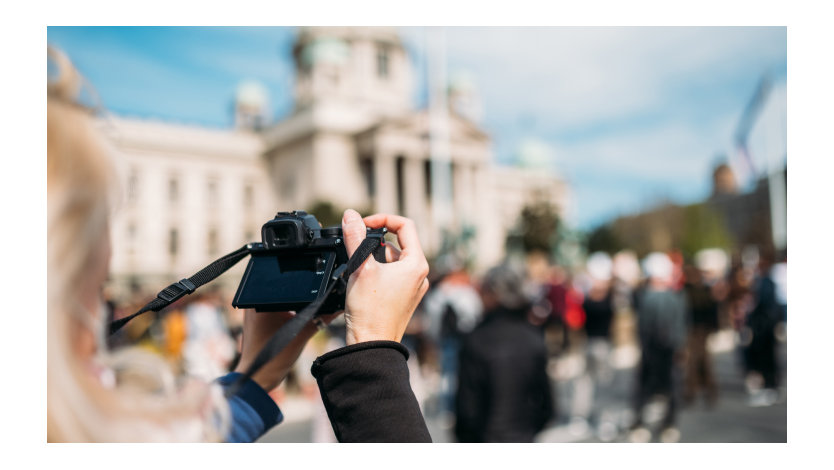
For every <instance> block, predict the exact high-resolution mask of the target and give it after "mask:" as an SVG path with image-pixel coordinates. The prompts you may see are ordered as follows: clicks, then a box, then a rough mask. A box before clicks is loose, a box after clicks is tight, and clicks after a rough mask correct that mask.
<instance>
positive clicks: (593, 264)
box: [585, 251, 613, 281]
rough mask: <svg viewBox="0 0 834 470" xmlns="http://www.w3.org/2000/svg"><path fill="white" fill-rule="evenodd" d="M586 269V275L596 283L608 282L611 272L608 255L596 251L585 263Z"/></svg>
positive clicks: (611, 264) (611, 265) (610, 262)
mask: <svg viewBox="0 0 834 470" xmlns="http://www.w3.org/2000/svg"><path fill="white" fill-rule="evenodd" d="M585 267H586V268H587V269H588V275H589V276H591V277H592V278H593V279H595V280H597V281H608V280H610V279H611V270H612V268H613V263H612V261H611V257H610V256H608V253H604V252H601V251H598V252H596V253H593V254H592V255H591V256H589V257H588V261H587V262H586V263H585Z"/></svg>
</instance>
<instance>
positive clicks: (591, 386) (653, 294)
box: [110, 249, 787, 442]
mask: <svg viewBox="0 0 834 470" xmlns="http://www.w3.org/2000/svg"><path fill="white" fill-rule="evenodd" d="M430 277H431V279H430V280H431V289H430V291H429V292H428V294H427V295H426V296H425V297H424V299H423V301H422V303H421V304H420V306H419V307H418V309H417V311H416V312H415V314H414V316H413V318H412V321H411V323H410V324H409V327H408V329H407V331H406V334H405V336H404V338H403V344H405V345H406V346H407V347H408V349H409V350H410V351H411V357H410V358H409V367H410V370H411V380H412V386H413V389H414V392H415V395H416V396H417V398H418V400H419V401H420V403H421V407H422V409H423V413H424V415H425V417H426V419H427V420H433V421H434V422H439V423H440V427H441V428H442V429H444V431H445V432H447V433H448V437H449V439H448V440H450V441H457V442H501V441H506V442H525V441H526V442H532V441H534V440H535V439H536V436H537V435H538V434H539V433H541V432H543V431H544V430H546V429H548V428H554V427H560V426H562V427H566V428H567V429H570V430H572V431H576V433H578V434H581V433H583V432H585V433H591V434H592V435H594V436H595V437H596V438H597V439H598V440H601V441H613V440H622V441H631V442H649V441H651V440H656V441H661V442H677V441H679V440H681V438H682V436H681V432H680V430H679V427H678V415H679V412H680V410H681V408H682V407H683V408H686V407H689V408H693V409H694V408H698V407H705V408H706V409H710V408H714V407H715V406H716V405H717V403H718V402H719V400H720V399H721V390H720V386H719V382H718V381H717V380H716V376H715V371H714V366H713V355H714V351H715V350H716V348H717V347H720V344H719V343H721V341H722V340H723V341H724V342H725V343H726V342H727V338H730V340H729V341H730V346H727V347H728V348H732V349H734V350H735V351H736V352H737V354H738V355H737V358H738V364H739V366H740V367H739V371H740V373H741V374H743V375H744V377H743V379H744V383H745V386H746V391H747V393H748V402H747V404H748V405H749V406H754V407H758V406H769V405H773V404H775V403H777V402H778V401H779V400H780V399H783V398H784V397H780V386H781V385H782V381H783V380H784V378H783V377H780V373H779V371H780V370H781V367H780V366H779V364H778V359H777V352H776V351H777V345H778V343H780V342H782V343H784V342H785V341H786V326H785V325H786V320H787V291H786V263H785V260H784V259H781V260H776V259H774V258H773V257H772V256H770V255H768V254H767V253H759V252H758V251H756V250H745V251H744V252H743V253H740V254H736V255H730V254H728V253H726V252H725V251H723V250H720V249H707V250H702V251H700V252H698V253H697V254H695V256H693V257H691V258H685V257H684V256H682V255H681V254H680V253H678V252H669V253H659V252H656V253H651V254H648V255H647V256H645V257H643V258H642V259H640V258H638V257H637V256H636V255H635V254H634V253H633V252H629V251H623V252H619V253H616V254H613V255H609V254H607V253H602V252H598V253H593V254H591V255H590V256H588V257H587V258H586V260H585V263H584V264H582V265H580V266H571V267H566V266H559V265H556V264H553V263H551V262H550V261H549V258H548V256H546V255H544V254H536V253H532V254H528V255H526V256H525V257H524V258H523V259H518V260H516V261H515V262H513V261H507V262H505V263H504V264H502V265H500V266H496V267H494V268H492V269H490V270H488V271H487V272H485V273H483V274H481V275H479V276H474V275H473V274H472V273H471V272H470V271H469V270H468V269H467V268H466V267H465V265H464V263H462V262H460V261H458V260H457V259H454V258H453V257H442V258H439V259H438V260H437V261H436V262H435V263H434V265H433V268H432V272H431V274H430ZM134 300H135V302H132V303H126V304H124V305H120V306H116V305H115V304H112V303H111V304H110V305H111V312H112V314H113V315H114V317H115V318H119V317H122V316H125V315H128V314H130V313H132V311H135V310H138V308H139V307H141V306H142V305H144V303H145V302H147V301H148V300H150V298H149V297H147V296H141V295H137V296H136V298H135V299H134ZM242 318H243V315H242V312H241V311H238V310H235V309H233V308H231V306H230V302H229V299H227V298H225V297H224V295H223V294H222V293H221V292H220V291H218V290H211V289H209V288H206V292H205V293H195V294H194V295H192V296H188V297H186V298H184V299H182V300H181V301H179V302H177V303H175V304H173V305H172V306H171V307H169V308H167V309H166V310H163V311H162V312H159V313H158V314H156V315H150V314H149V315H146V316H145V317H140V318H137V319H136V320H134V321H133V322H131V323H130V324H129V325H128V326H127V327H126V328H124V329H123V330H122V331H120V332H119V333H118V334H117V335H115V336H113V337H111V338H110V341H111V345H112V346H118V345H119V344H121V343H132V344H136V343H140V344H142V345H144V346H145V347H147V348H150V349H153V350H155V351H156V352H158V353H159V354H161V355H163V356H164V357H165V358H166V359H167V360H168V361H169V362H170V363H171V365H172V366H173V367H174V368H175V369H176V370H178V371H181V372H184V373H186V374H188V375H193V376H198V377H202V378H204V379H206V380H212V379H213V378H214V377H217V376H219V375H222V374H223V373H225V372H226V371H228V370H231V369H232V368H233V367H234V365H235V363H236V361H237V356H238V353H239V347H240V346H239V340H240V334H241V331H242ZM340 338H344V323H343V322H342V323H340V321H339V320H337V321H335V322H333V323H331V325H330V326H329V327H328V328H327V329H326V330H323V331H321V332H320V333H319V335H318V336H316V337H315V338H314V339H313V340H312V341H311V342H310V343H309V345H308V347H307V350H305V352H304V353H303V354H302V357H301V359H299V361H298V362H297V364H296V369H295V370H294V371H293V372H292V373H291V375H290V377H289V378H288V380H287V381H286V382H285V383H284V384H282V385H281V387H279V389H276V390H273V391H272V392H271V394H270V395H271V396H272V397H273V398H274V399H275V400H276V402H278V403H279V405H280V404H282V402H285V401H286V400H288V399H290V398H292V397H296V398H300V399H303V400H305V401H306V402H308V403H310V406H311V408H312V410H313V411H312V413H311V417H312V420H313V427H312V435H311V436H310V440H311V441H313V442H335V437H334V436H333V432H332V430H331V429H330V427H329V422H328V421H327V416H326V413H325V411H324V407H323V405H322V404H321V399H320V397H319V394H318V392H317V390H316V383H315V381H314V380H313V378H312V376H311V375H310V372H309V370H310V365H311V364H312V361H313V360H314V359H315V357H317V356H318V355H320V354H322V353H323V352H326V351H327V350H331V349H334V348H336V347H339V346H342V345H343V339H340ZM615 370H628V371H631V372H629V373H633V378H632V380H630V381H629V384H630V385H629V388H631V390H630V391H629V399H627V400H623V397H622V394H617V393H612V391H611V390H612V388H613V387H614V376H615V373H614V372H615ZM612 397H613V398H612ZM612 399H613V400H615V401H616V400H620V401H622V403H620V409H622V410H624V412H625V413H623V414H620V415H614V414H612V413H611V406H610V405H611V404H610V402H611V400H612ZM602 402H605V403H606V405H605V406H602V405H601V403H602ZM624 417H625V418H624Z"/></svg>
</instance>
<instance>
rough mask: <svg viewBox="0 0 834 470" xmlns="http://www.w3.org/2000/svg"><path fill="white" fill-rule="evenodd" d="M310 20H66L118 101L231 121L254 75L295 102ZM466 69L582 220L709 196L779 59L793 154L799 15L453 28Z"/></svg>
mask: <svg viewBox="0 0 834 470" xmlns="http://www.w3.org/2000/svg"><path fill="white" fill-rule="evenodd" d="M294 34H295V29H294V28H280V27H279V28H230V27H221V28H204V27H185V28H176V27H149V28H144V27H143V28H139V27H133V28H109V27H106V28H105V27H96V28H88V27H67V28H64V27H58V28H56V27H50V28H48V30H47V39H48V41H49V42H50V43H51V44H55V45H57V46H59V47H61V48H62V49H63V50H64V51H65V52H67V53H68V54H69V56H70V57H71V59H72V60H73V61H74V62H75V63H76V65H77V66H78V67H79V69H80V70H81V71H82V73H83V74H84V75H85V76H86V77H87V78H88V79H89V80H90V82H91V83H92V84H93V85H94V87H95V88H96V90H97V92H98V94H99V95H100V96H101V99H102V101H103V103H104V105H105V106H106V107H107V108H108V109H109V110H110V111H112V112H114V113H116V114H120V115H129V116H137V117H144V118H156V119H162V120H166V121H172V122H182V123H190V124H197V125H203V126H211V127H227V126H229V125H230V124H231V112H230V106H231V99H232V96H233V94H234V90H235V88H236V87H237V86H238V85H239V84H240V83H241V82H243V81H245V80H249V79H255V80H258V81H260V82H262V83H263V84H264V85H265V86H266V87H267V89H268V90H269V93H270V98H271V106H272V111H273V114H274V115H275V117H276V118H280V117H281V116H283V115H286V114H287V113H289V111H290V110H291V108H292V96H291V90H292V82H293V76H294V70H293V66H292V63H291V55H290V51H291V46H292V41H293V38H294ZM401 34H402V36H403V38H404V41H405V43H406V46H407V48H408V50H409V52H410V54H411V57H412V61H413V65H414V71H415V77H416V78H417V80H416V89H415V91H414V104H415V106H422V105H424V104H425V101H426V99H425V96H426V84H425V63H426V60H425V34H426V30H425V29H423V28H414V27H410V28H404V29H402V30H401ZM446 44H447V60H448V70H449V75H450V76H456V75H460V74H466V75H467V76H469V77H471V78H472V80H473V81H474V83H475V85H476V86H477V88H478V90H479V93H480V95H481V98H482V100H483V109H484V117H483V119H482V121H481V123H480V124H481V125H482V126H483V127H484V128H485V129H486V130H487V131H488V132H489V133H490V134H491V136H492V138H493V144H494V148H493V150H494V155H495V159H496V161H497V162H498V163H500V164H512V163H514V162H516V159H517V156H518V155H519V153H520V151H519V149H520V148H522V147H525V148H530V147H531V146H533V147H535V148H538V149H540V152H541V153H542V154H543V155H546V156H547V158H546V160H545V161H544V162H542V163H541V164H542V165H544V166H547V167H548V168H549V169H551V170H552V171H555V172H557V173H559V174H561V175H563V176H564V177H566V178H567V179H568V180H569V181H570V184H571V187H572V191H573V204H572V207H571V211H570V215H569V220H570V222H571V223H572V224H573V225H575V226H578V227H580V228H592V227H593V226H595V225H597V224H599V223H601V222H603V221H605V220H607V219H609V218H610V217H613V216H615V215H617V214H625V213H629V212H634V211H636V210H639V209H640V208H644V207H646V206H647V205H651V204H653V203H654V202H655V201H657V200H658V199H659V198H668V199H672V200H676V201H680V202H690V201H697V200H700V199H702V198H704V197H706V196H707V195H708V193H709V189H710V181H709V176H710V174H711V171H712V165H713V164H714V163H715V161H716V158H717V155H721V154H723V155H727V156H729V157H731V158H732V157H733V147H732V136H733V133H734V131H735V128H736V126H737V123H738V120H739V118H740V116H741V113H742V111H743V109H744V107H745V106H746V104H747V102H748V101H749V100H750V98H751V96H752V95H753V92H754V90H755V88H756V85H757V83H758V82H759V80H760V78H761V76H762V74H763V73H769V74H771V76H772V77H773V78H774V80H775V81H776V83H777V86H776V87H775V90H776V91H775V92H774V93H773V94H772V95H771V97H770V99H769V101H768V103H767V105H766V107H765V109H766V112H765V113H764V117H762V119H760V122H759V123H757V125H756V127H755V128H754V131H753V134H752V135H751V143H750V148H751V152H752V153H753V160H754V162H755V163H756V166H757V168H759V169H764V168H765V167H766V166H767V164H768V163H769V162H777V163H778V162H781V161H784V160H783V158H784V148H785V146H784V142H785V138H784V136H785V128H784V126H785V109H786V94H785V92H784V83H785V79H786V74H787V40H786V29H785V28H784V27H703V28H696V27H686V28H666V27H652V28H642V27H617V28H582V27H569V28H532V27H518V28H484V27H466V28H447V29H446Z"/></svg>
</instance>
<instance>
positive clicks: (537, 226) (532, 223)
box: [507, 201, 559, 254]
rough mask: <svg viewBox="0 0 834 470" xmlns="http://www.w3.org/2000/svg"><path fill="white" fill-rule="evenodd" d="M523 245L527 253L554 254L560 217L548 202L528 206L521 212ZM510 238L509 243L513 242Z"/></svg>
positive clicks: (520, 230) (520, 234) (519, 233)
mask: <svg viewBox="0 0 834 470" xmlns="http://www.w3.org/2000/svg"><path fill="white" fill-rule="evenodd" d="M519 222H520V223H519V225H520V227H519V232H518V234H517V236H519V237H520V239H521V245H522V247H523V249H524V252H525V253H531V252H534V251H540V252H544V253H547V254H550V253H552V252H553V249H554V247H555V245H556V233H557V230H558V229H559V215H558V214H557V213H556V209H555V208H554V207H553V205H552V204H550V203H549V202H547V201H539V202H536V203H533V204H528V205H527V206H525V207H524V208H523V209H522V210H521V215H520V220H519ZM511 237H512V235H510V236H508V240H507V243H508V244H510V243H512V241H511V240H510V238H511Z"/></svg>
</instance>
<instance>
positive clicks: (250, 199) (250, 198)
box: [243, 183, 255, 209]
mask: <svg viewBox="0 0 834 470" xmlns="http://www.w3.org/2000/svg"><path fill="white" fill-rule="evenodd" d="M254 204H255V188H253V187H252V184H250V183H247V184H246V186H244V187H243V206H244V207H246V208H247V209H249V208H251V207H252V206H253V205H254Z"/></svg>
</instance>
